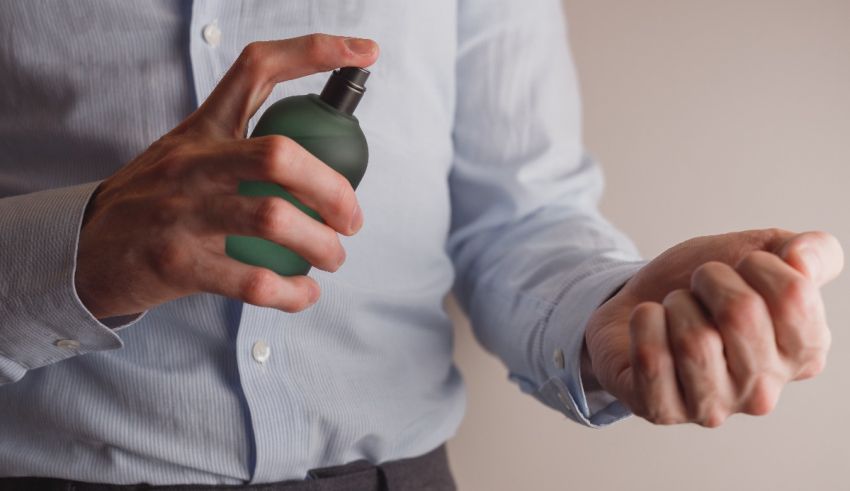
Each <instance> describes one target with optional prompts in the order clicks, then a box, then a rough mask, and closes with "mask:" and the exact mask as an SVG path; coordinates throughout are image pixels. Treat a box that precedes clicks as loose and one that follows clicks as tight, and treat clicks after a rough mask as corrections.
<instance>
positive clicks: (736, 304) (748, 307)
mask: <svg viewBox="0 0 850 491" xmlns="http://www.w3.org/2000/svg"><path fill="white" fill-rule="evenodd" d="M764 314H765V306H764V301H763V300H762V299H761V297H759V296H758V295H757V294H755V293H750V292H739V293H734V294H731V295H730V296H729V297H728V298H726V299H725V301H723V302H722V304H721V308H720V311H719V312H718V313H717V317H718V319H717V321H718V322H719V323H720V324H721V325H722V326H724V327H726V328H727V329H731V330H733V331H736V332H738V333H740V334H743V335H749V334H750V333H753V332H755V331H756V326H757V325H758V324H759V323H760V322H762V320H763V319H764Z"/></svg>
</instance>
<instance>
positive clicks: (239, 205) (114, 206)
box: [75, 34, 378, 318]
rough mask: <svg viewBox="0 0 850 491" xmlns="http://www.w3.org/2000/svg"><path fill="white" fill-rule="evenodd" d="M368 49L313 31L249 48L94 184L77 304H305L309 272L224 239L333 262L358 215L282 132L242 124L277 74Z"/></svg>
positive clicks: (104, 310) (326, 170)
mask: <svg viewBox="0 0 850 491" xmlns="http://www.w3.org/2000/svg"><path fill="white" fill-rule="evenodd" d="M377 57H378V46H377V44H375V43H374V42H373V41H370V40H365V39H355V38H344V37H338V36H329V35H323V34H314V35H310V36H303V37H299V38H293V39H286V40H282V41H269V42H257V43H252V44H250V45H248V46H247V47H246V48H245V49H244V50H243V52H242V54H241V55H240V56H239V58H238V59H237V60H236V62H235V63H234V64H233V66H232V67H231V68H230V70H228V72H227V73H226V74H225V76H224V77H223V78H222V80H221V82H220V83H219V84H218V86H217V87H216V88H215V89H214V90H213V92H212V94H211V95H210V96H209V97H208V98H207V100H206V101H205V102H204V103H203V104H202V105H201V107H199V108H198V110H197V111H195V112H194V113H192V114H191V115H190V116H189V117H188V118H187V119H186V120H185V121H183V122H182V123H181V124H180V125H178V126H177V127H176V128H174V129H173V130H172V131H170V132H169V133H168V134H166V135H165V136H163V137H162V138H160V139H159V140H158V141H157V142H155V143H154V144H153V145H151V147H150V148H148V149H147V150H146V151H145V152H143V153H142V154H140V155H139V156H138V157H136V158H135V159H134V160H133V161H132V162H130V163H129V164H127V165H126V166H124V167H123V168H121V169H120V170H119V171H118V172H116V173H115V174H114V175H112V176H111V177H109V178H108V179H106V180H105V181H104V182H103V183H102V184H101V185H100V186H99V187H98V189H97V191H96V192H95V194H94V196H93V197H92V200H91V202H90V203H89V206H88V208H87V210H86V217H85V219H84V224H83V228H82V230H81V232H80V241H79V249H78V256H77V271H76V276H75V283H76V287H77V292H78V294H79V296H80V298H81V300H82V301H83V303H84V304H85V305H86V307H87V308H88V309H89V310H90V311H91V312H92V313H93V314H94V315H95V316H96V317H98V318H105V317H112V316H117V315H128V314H134V313H137V312H141V311H143V310H146V309H149V308H151V307H154V306H156V305H159V304H161V303H164V302H166V301H169V300H173V299H176V298H179V297H183V296H186V295H191V294H194V293H198V292H210V293H217V294H221V295H225V296H228V297H232V298H236V299H240V300H242V301H244V302H247V303H251V304H254V305H260V306H265V307H273V308H278V309H281V310H284V311H287V312H296V311H299V310H303V309H304V308H306V307H308V306H309V305H312V304H313V303H314V302H315V301H316V300H317V299H318V297H319V287H318V285H317V284H316V282H315V281H314V280H312V279H311V278H309V277H307V276H292V277H284V276H280V275H278V274H276V273H274V272H272V271H270V270H268V269H265V268H261V267H256V266H251V265H247V264H244V263H241V262H238V261H236V260H234V259H232V258H230V257H228V256H227V255H226V254H225V237H226V236H227V235H242V236H256V237H262V238H264V239H267V240H270V241H273V242H275V243H278V244H281V245H283V246H285V247H287V248H289V249H291V250H293V251H295V252H297V253H298V254H299V255H301V256H303V257H304V258H305V259H306V260H308V261H309V262H310V263H311V264H313V265H314V266H316V267H318V268H320V269H323V270H327V271H335V270H336V269H338V268H339V266H340V265H341V264H342V262H343V261H344V259H345V251H344V250H343V248H342V246H341V244H340V242H339V238H338V236H337V233H342V234H345V235H352V234H354V233H356V232H357V231H358V230H359V229H360V227H361V226H362V223H363V217H362V212H361V211H360V208H359V206H358V204H357V199H356V197H355V195H354V190H353V189H352V186H351V184H350V183H349V181H348V180H347V179H346V178H345V177H343V176H342V175H341V174H339V173H338V172H336V171H334V170H333V169H331V168H330V167H328V166H327V165H325V164H324V163H322V162H321V161H320V160H318V159H317V158H316V157H314V156H313V155H312V154H310V153H309V152H307V151H306V150H304V149H303V148H302V147H301V146H299V145H298V144H297V143H295V142H293V141H292V140H291V139H288V138H286V137H282V136H275V135H272V136H264V137H259V138H251V139H245V138H244V135H245V128H246V125H247V123H248V120H249V119H250V118H251V116H252V115H253V114H254V113H255V112H256V111H257V109H258V108H259V107H260V105H261V104H262V103H263V101H265V99H266V98H267V97H268V95H269V93H270V92H271V90H272V88H273V87H274V85H275V84H276V83H278V82H281V81H285V80H291V79H294V78H298V77H302V76H305V75H309V74H312V73H317V72H323V71H328V70H332V69H334V68H338V67H342V66H355V67H366V66H369V65H371V64H372V63H374V62H375V60H376V59H377ZM241 181H265V182H273V183H276V184H279V185H281V186H283V187H284V188H286V189H287V190H288V191H290V192H291V193H292V195H293V196H295V197H296V198H297V199H298V200H299V201H300V202H302V203H304V204H305V205H306V206H308V207H310V208H311V209H313V210H315V211H316V212H318V214H319V215H320V216H321V218H322V219H323V220H324V223H322V222H320V221H317V220H314V219H312V218H311V217H309V216H308V215H306V214H305V213H303V212H302V211H300V210H299V209H298V208H296V207H295V206H294V205H292V204H290V203H289V202H287V201H285V200H284V199H281V198H279V197H273V196H272V197H268V196H267V197H253V196H242V195H239V194H238V193H237V187H238V185H239V182H241Z"/></svg>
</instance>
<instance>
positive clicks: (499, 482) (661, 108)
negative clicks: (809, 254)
mask: <svg viewBox="0 0 850 491" xmlns="http://www.w3.org/2000/svg"><path fill="white" fill-rule="evenodd" d="M566 7H567V13H568V16H569V21H570V29H571V41H572V49H573V52H574V54H575V57H576V61H577V65H578V71H579V76H580V79H581V83H582V87H583V99H584V102H585V122H586V123H585V124H586V126H585V129H586V140H587V143H588V146H589V147H590V148H591V149H592V151H593V152H594V154H595V155H596V156H597V157H598V158H599V160H600V161H601V162H602V165H603V167H604V169H605V173H606V176H607V180H608V187H607V193H606V197H605V199H604V201H603V210H604V211H605V212H606V214H607V216H608V217H609V218H610V219H612V220H613V221H614V222H615V223H616V224H618V225H619V226H620V227H621V228H622V229H624V230H625V231H626V232H628V233H629V234H630V235H631V237H633V238H634V240H635V241H636V243H637V244H638V245H639V247H640V249H641V251H642V252H643V253H644V254H645V255H646V256H647V257H650V256H654V255H656V254H658V253H659V252H660V251H662V250H664V249H665V248H667V247H668V246H670V245H672V244H674V243H676V242H679V241H682V240H684V239H686V238H688V237H691V236H694V235H704V234H709V233H717V232H722V231H728V230H739V229H747V228H756V227H768V226H781V227H785V228H789V229H797V230H803V229H824V230H828V231H831V232H832V233H834V234H836V235H837V236H838V238H839V240H841V242H842V243H843V244H844V245H845V247H850V210H848V205H850V198H848V195H847V193H848V187H850V1H849V0H834V1H821V0H737V1H733V0H725V1H713V2H706V1H697V0H687V1H684V0H679V1H669V0H668V1H662V0H642V1H639V2H626V1H622V0H620V1H617V0H568V1H567V2H566ZM847 252H848V257H850V250H848V251H847ZM848 288H850V272H845V274H844V275H843V276H842V277H841V278H839V279H838V280H837V281H836V282H834V283H833V284H831V285H830V286H829V287H827V289H826V290H825V292H824V295H825V298H826V304H827V310H828V314H829V318H830V324H831V326H832V328H833V333H834V344H833V349H832V352H831V357H830V364H829V366H828V368H827V370H826V371H825V372H824V373H823V374H822V375H821V376H820V377H819V378H817V379H815V380H812V381H808V382H801V383H795V384H793V385H791V386H789V387H788V388H787V389H786V391H785V392H784V394H783V396H782V399H781V401H780V404H779V407H778V408H777V409H776V410H775V411H774V412H773V413H772V414H771V415H769V416H767V417H762V418H754V417H747V416H740V415H739V416H735V417H733V418H732V419H731V420H729V421H728V422H727V423H726V424H725V425H724V426H722V427H721V428H720V429H717V430H705V429H702V428H699V427H695V426H685V427H668V428H662V427H654V426H652V425H650V424H648V423H645V422H643V421H641V420H638V419H634V418H633V419H631V420H628V421H626V422H624V423H621V424H619V425H616V426H614V427H610V428H607V429H604V430H588V429H584V428H581V427H579V426H577V425H575V424H572V423H570V422H569V421H567V420H566V419H565V418H564V417H562V416H560V415H559V414H558V413H556V412H554V411H552V410H550V409H548V408H546V407H544V406H543V405H541V404H539V403H537V402H536V401H534V400H533V399H531V398H530V397H527V396H524V395H522V394H521V393H520V392H519V390H518V389H516V388H515V387H514V386H512V385H511V384H509V382H508V381H507V380H506V378H505V369H504V368H503V366H502V365H501V363H500V362H498V361H497V360H496V359H495V358H493V357H492V356H490V355H488V354H486V353H484V352H483V351H482V350H481V348H480V347H479V346H478V345H477V344H476V343H475V342H474V341H473V339H472V337H471V334H470V331H469V327H468V325H466V324H465V322H464V321H463V320H459V326H458V331H457V332H458V335H457V355H456V359H457V361H458V363H459V365H460V367H461V370H462V372H463V374H464V376H465V379H466V383H467V386H468V392H469V408H468V413H467V417H466V420H465V422H464V424H463V426H462V427H461V429H460V433H459V435H458V436H457V438H456V439H454V440H453V441H452V442H451V443H450V451H451V459H452V465H453V468H454V471H455V473H456V475H457V478H458V481H459V484H460V485H461V489H462V490H473V491H478V490H560V489H581V490H597V489H598V490H615V489H629V490H643V489H646V490H654V491H664V490H698V491H699V490H721V489H722V490H775V491H781V490H789V491H790V490H794V491H798V490H807V491H808V490H812V491H832V490H850V329H848V328H850V326H848V321H850V302H848V298H847V293H848ZM450 308H451V309H452V310H453V311H454V312H456V309H455V308H454V307H453V306H450Z"/></svg>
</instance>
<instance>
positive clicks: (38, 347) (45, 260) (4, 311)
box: [0, 182, 144, 384]
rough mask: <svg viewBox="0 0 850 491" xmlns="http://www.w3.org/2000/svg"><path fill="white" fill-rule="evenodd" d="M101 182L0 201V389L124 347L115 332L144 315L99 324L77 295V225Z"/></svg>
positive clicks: (117, 318)
mask: <svg viewBox="0 0 850 491" xmlns="http://www.w3.org/2000/svg"><path fill="white" fill-rule="evenodd" d="M98 184H100V183H99V182H92V183H86V184H80V185H77V186H72V187H64V188H57V189H49V190H45V191H39V192H35V193H30V194H22V195H17V196H11V197H6V198H2V199H0V384H6V383H11V382H16V381H17V380H20V379H21V378H22V377H23V376H24V375H25V374H26V372H27V371H28V370H31V369H34V368H38V367H42V366H45V365H49V364H51V363H56V362H59V361H62V360H64V359H67V358H70V357H72V356H77V355H82V354H85V353H89V352H93V351H101V350H109V349H116V348H120V347H122V346H123V344H122V342H121V339H120V338H119V337H118V335H117V334H116V333H115V331H114V330H117V329H121V328H124V327H127V326H128V325H130V324H132V323H134V322H136V321H138V320H139V319H140V318H141V317H142V316H143V315H144V313H142V314H138V315H135V316H125V317H113V318H110V319H104V321H103V322H101V321H99V320H97V319H96V318H95V317H94V316H93V315H92V314H91V313H90V312H89V311H88V310H87V309H86V307H85V306H84V305H83V303H82V302H81V301H80V298H79V296H78V295H77V291H76V289H75V286H74V271H75V268H76V258H77V244H78V241H79V234H80V225H81V223H82V219H83V213H84V212H85V208H86V205H87V204H88V201H89V199H90V198H91V195H92V193H93V192H94V190H95V189H96V188H97V186H98Z"/></svg>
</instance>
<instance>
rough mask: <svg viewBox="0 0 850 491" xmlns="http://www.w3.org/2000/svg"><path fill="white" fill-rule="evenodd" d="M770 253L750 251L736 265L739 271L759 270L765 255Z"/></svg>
mask: <svg viewBox="0 0 850 491" xmlns="http://www.w3.org/2000/svg"><path fill="white" fill-rule="evenodd" d="M765 254H770V253H769V252H765V251H751V252H748V253H747V254H746V255H745V256H744V257H743V258H742V259H741V260H740V261H739V262H738V265H737V267H736V269H737V270H739V271H755V270H758V269H759V268H760V267H761V265H762V264H763V261H764V255H765Z"/></svg>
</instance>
